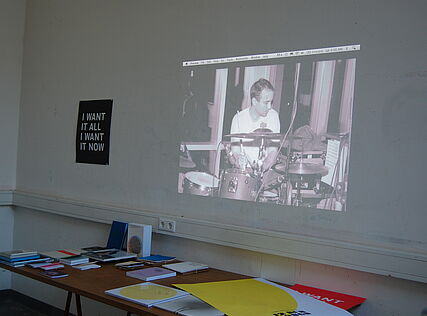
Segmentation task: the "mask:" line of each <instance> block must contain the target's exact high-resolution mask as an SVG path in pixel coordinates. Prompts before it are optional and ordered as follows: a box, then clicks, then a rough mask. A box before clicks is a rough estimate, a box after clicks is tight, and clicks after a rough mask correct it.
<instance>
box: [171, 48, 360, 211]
mask: <svg viewBox="0 0 427 316" xmlns="http://www.w3.org/2000/svg"><path fill="white" fill-rule="evenodd" d="M323 57H324V56H323ZM355 69H356V59H355V58H346V59H345V58H343V59H326V58H325V57H324V59H321V58H319V57H317V58H316V59H313V58H311V59H310V60H303V61H301V59H300V60H298V61H294V62H292V61H289V60H286V62H278V61H277V60H276V61H274V63H272V64H266V63H265V61H264V62H263V64H262V65H254V64H253V63H252V64H250V65H245V64H244V63H239V64H222V65H217V66H216V67H214V66H212V65H210V66H209V67H207V66H195V67H184V69H183V84H182V103H181V104H182V107H181V111H180V115H181V118H180V122H181V126H180V130H181V134H180V137H181V144H180V150H179V180H178V192H180V193H184V194H193V195H199V196H210V197H218V198H227V199H234V200H244V201H253V202H258V203H271V204H277V205H282V206H301V207H309V208H320V209H327V210H335V211H344V210H345V209H346V200H347V196H348V194H349V192H348V174H349V157H350V140H351V125H352V109H353V95H354V83H355Z"/></svg>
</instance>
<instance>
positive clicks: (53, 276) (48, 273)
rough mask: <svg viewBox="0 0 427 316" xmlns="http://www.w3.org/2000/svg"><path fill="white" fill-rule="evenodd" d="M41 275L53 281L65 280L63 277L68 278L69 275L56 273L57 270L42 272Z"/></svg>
mask: <svg viewBox="0 0 427 316" xmlns="http://www.w3.org/2000/svg"><path fill="white" fill-rule="evenodd" d="M40 274H42V275H44V276H47V277H49V278H51V279H57V278H63V277H66V276H68V274H67V273H65V272H61V271H56V270H49V271H42V272H40Z"/></svg>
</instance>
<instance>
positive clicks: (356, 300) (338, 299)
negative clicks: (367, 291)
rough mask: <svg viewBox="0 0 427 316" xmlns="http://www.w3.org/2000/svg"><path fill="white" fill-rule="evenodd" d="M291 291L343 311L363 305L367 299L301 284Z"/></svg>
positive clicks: (293, 287)
mask: <svg viewBox="0 0 427 316" xmlns="http://www.w3.org/2000/svg"><path fill="white" fill-rule="evenodd" d="M291 289H292V290H294V291H297V292H300V293H302V294H304V295H307V296H310V297H312V298H315V299H317V300H319V301H322V302H326V303H329V304H331V305H334V306H337V307H339V308H342V309H350V308H352V307H354V306H357V305H359V304H362V303H363V302H364V301H365V300H366V298H363V297H358V296H353V295H347V294H342V293H338V292H332V291H327V290H322V289H317V288H315V287H309V286H305V285H301V284H295V285H294V286H292V287H291Z"/></svg>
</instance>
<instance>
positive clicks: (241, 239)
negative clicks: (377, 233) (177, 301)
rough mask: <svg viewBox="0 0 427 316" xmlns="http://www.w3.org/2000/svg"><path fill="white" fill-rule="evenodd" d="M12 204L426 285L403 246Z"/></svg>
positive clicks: (27, 197)
mask: <svg viewBox="0 0 427 316" xmlns="http://www.w3.org/2000/svg"><path fill="white" fill-rule="evenodd" d="M13 205H15V206H19V207H25V208H30V209H35V210H39V211H44V212H50V213H53V214H59V215H63V216H70V217H75V218H80V219H85V220H90V221H95V222H103V223H111V221H112V220H122V221H127V222H136V223H144V224H149V225H152V226H153V231H154V232H157V233H162V234H168V235H171V236H176V237H182V238H189V239H192V240H198V241H203V242H207V243H214V244H219V245H224V246H230V247H235V248H241V249H246V250H252V251H256V252H260V253H268V254H273V255H279V256H284V257H288V258H293V259H299V260H305V261H309V262H316V263H321V264H327V265H332V266H338V267H343V268H349V269H353V270H359V271H364V272H370V273H375V274H380V275H387V276H393V277H398V278H403V279H408V280H414V281H419V282H424V283H427V252H422V251H411V250H410V249H406V248H405V247H404V246H402V247H400V248H399V247H394V248H391V247H382V246H380V245H377V244H375V245H374V244H372V245H370V244H361V243H352V242H344V241H337V240H330V239H324V238H315V237H308V236H303V235H296V234H289V233H281V232H271V231H265V230H260V229H255V228H247V227H240V226H235V225H227V224H219V223H215V222H209V221H203V220H196V219H189V218H184V217H175V216H166V217H168V218H170V219H171V220H174V221H176V232H175V233H169V232H164V231H159V230H158V221H159V218H160V217H165V214H158V213H155V212H151V211H145V210H135V209H127V208H122V207H118V206H112V205H104V204H97V203H92V202H85V201H75V200H70V199H66V198H63V197H54V196H46V195H43V194H37V193H30V192H23V191H14V192H13Z"/></svg>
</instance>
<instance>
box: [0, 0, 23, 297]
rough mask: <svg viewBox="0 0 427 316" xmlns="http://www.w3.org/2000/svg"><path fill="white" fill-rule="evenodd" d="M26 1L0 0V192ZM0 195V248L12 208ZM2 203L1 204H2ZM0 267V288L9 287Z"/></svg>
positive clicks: (10, 172) (7, 243)
mask: <svg viewBox="0 0 427 316" xmlns="http://www.w3.org/2000/svg"><path fill="white" fill-rule="evenodd" d="M24 22H25V0H17V1H15V0H1V1H0V191H6V192H7V191H9V190H11V189H14V188H15V181H16V160H17V146H18V115H19V100H20V93H21V69H22V51H23V42H24ZM7 196H8V194H5V195H3V197H4V200H3V198H2V195H0V250H6V249H11V248H12V247H13V240H12V234H13V211H12V208H11V207H10V206H7V204H9V202H8V200H9V199H8V198H7ZM1 205H3V206H1ZM10 279H11V278H10V273H9V272H7V271H5V270H1V269H0V289H3V288H9V287H10Z"/></svg>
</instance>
